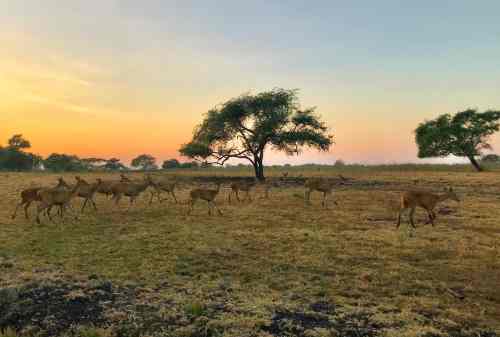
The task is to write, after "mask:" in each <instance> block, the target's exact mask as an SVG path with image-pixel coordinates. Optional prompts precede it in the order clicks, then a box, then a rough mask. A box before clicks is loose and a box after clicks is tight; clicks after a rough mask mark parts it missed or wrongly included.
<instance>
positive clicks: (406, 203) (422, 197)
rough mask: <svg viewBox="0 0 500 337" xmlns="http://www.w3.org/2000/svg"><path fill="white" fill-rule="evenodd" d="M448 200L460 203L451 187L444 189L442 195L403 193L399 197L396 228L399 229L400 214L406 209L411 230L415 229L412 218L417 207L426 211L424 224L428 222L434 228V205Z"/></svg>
mask: <svg viewBox="0 0 500 337" xmlns="http://www.w3.org/2000/svg"><path fill="white" fill-rule="evenodd" d="M448 199H451V200H454V201H456V202H460V199H459V198H458V196H457V195H456V193H455V192H454V191H453V189H452V188H451V187H450V188H448V189H445V190H444V193H442V194H434V193H430V192H426V191H406V192H404V193H403V194H402V195H401V204H400V208H399V211H398V223H397V226H396V228H399V226H400V225H401V213H402V212H403V211H404V210H406V209H410V214H409V219H410V224H411V225H412V227H413V228H416V227H415V222H414V219H413V216H414V214H415V209H416V208H417V207H421V208H423V209H425V210H426V211H427V215H428V217H429V219H428V221H427V222H426V224H428V223H429V222H430V223H431V224H432V226H433V227H434V220H435V219H436V213H435V212H434V208H436V205H437V204H438V203H440V202H443V201H445V200H448Z"/></svg>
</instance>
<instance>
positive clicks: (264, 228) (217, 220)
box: [0, 171, 500, 336]
mask: <svg viewBox="0 0 500 337" xmlns="http://www.w3.org/2000/svg"><path fill="white" fill-rule="evenodd" d="M177 174H180V173H178V172H177ZM192 174H199V172H195V173H186V175H192ZM218 174H219V175H221V174H231V172H229V173H224V172H222V171H218ZM306 174H307V175H318V173H317V172H311V173H310V174H308V173H307V172H306ZM97 176H100V177H103V178H107V179H110V178H111V177H108V176H105V174H87V175H85V174H83V175H82V177H83V178H84V179H88V181H92V180H93V179H94V178H95V177H97ZM56 177H57V176H56V175H48V174H16V173H7V174H6V173H0V197H1V198H0V225H1V227H0V228H1V230H0V273H2V274H1V277H0V288H1V287H2V286H4V287H5V286H8V285H10V286H11V285H13V284H19V283H22V282H26V281H28V280H32V279H35V278H40V273H42V274H43V272H45V271H51V272H52V271H54V270H57V271H58V273H62V274H65V275H72V276H74V277H79V276H85V275H92V274H96V275H99V276H100V277H103V278H106V279H109V280H111V281H112V282H114V283H116V284H127V283H130V282H133V283H134V284H139V285H140V286H141V287H144V288H145V289H155V291H153V292H152V291H150V292H149V294H150V295H149V297H148V298H150V299H152V300H155V301H160V299H161V301H166V302H168V303H175V305H176V308H177V309H175V310H179V311H182V312H183V315H185V316H186V317H191V316H193V315H195V316H196V315H199V316H203V315H204V310H205V306H206V305H208V304H210V303H213V302H214V301H215V300H214V294H219V295H220V292H221V289H222V291H223V293H224V295H223V296H222V295H220V296H221V297H220V298H219V299H217V300H218V301H220V302H221V303H223V304H224V305H225V306H227V307H229V308H231V310H228V311H224V314H221V315H219V316H217V318H213V319H212V320H211V321H210V322H209V323H210V324H212V325H213V326H214V328H213V331H218V332H219V333H220V335H222V334H224V336H242V335H255V336H268V333H271V332H269V331H267V332H266V331H265V329H261V327H262V326H269V325H270V324H271V318H272V317H273V313H274V312H277V311H279V310H288V311H290V312H298V311H300V312H303V311H307V308H309V306H310V305H311V304H312V303H316V302H321V301H326V302H328V303H334V304H335V305H337V306H338V307H339V308H341V309H339V310H341V312H342V313H345V314H346V315H347V314H349V313H354V312H358V311H363V312H368V313H369V314H370V316H371V319H373V320H374V321H375V322H377V323H378V324H380V325H381V326H383V327H384V328H383V329H382V330H381V331H382V332H381V333H382V334H383V335H386V336H422V335H424V334H425V333H429V335H430V334H432V333H436V334H438V333H443V334H444V335H446V331H449V329H452V328H453V327H457V326H459V327H465V326H467V327H470V328H471V329H474V328H476V327H485V328H488V329H491V330H493V331H496V332H497V333H498V332H499V331H500V319H499V318H500V292H499V285H500V223H499V221H498V219H499V218H500V207H499V201H500V174H499V173H481V174H476V173H467V172H418V171H404V172H395V171H373V172H364V171H363V172H357V173H354V174H352V175H351V177H353V178H355V179H356V180H357V181H360V180H363V181H365V182H366V184H360V185H356V186H345V187H342V188H340V189H337V190H336V191H335V192H334V198H335V199H336V200H337V201H338V203H339V205H338V206H333V204H332V207H331V209H329V210H324V209H322V208H321V205H320V203H319V202H320V195H319V194H314V193H313V194H312V197H311V201H312V204H313V205H312V206H307V207H306V206H305V205H304V200H303V197H302V196H303V189H302V188H298V187H292V188H282V189H279V190H272V192H271V198H270V200H265V199H258V198H256V200H254V202H252V203H241V204H238V203H233V204H231V205H229V204H228V203H227V201H226V200H227V198H226V196H227V193H229V189H225V190H224V191H223V192H221V194H220V195H219V197H218V200H219V202H218V204H219V205H220V207H221V209H222V211H223V212H224V216H223V217H219V216H212V217H208V216H207V215H206V212H207V208H206V205H204V204H202V203H201V202H200V203H199V204H197V206H196V207H195V210H194V211H193V213H192V215H191V216H188V215H186V211H187V205H186V204H184V202H185V200H187V198H188V193H189V190H188V189H184V190H181V191H180V192H179V193H178V198H179V200H181V201H182V203H181V204H180V205H175V204H174V203H173V202H164V203H162V204H159V203H155V204H153V205H152V206H148V205H147V203H148V201H149V192H147V193H145V194H144V196H143V197H140V198H139V199H140V200H138V202H137V204H136V205H135V206H133V207H132V209H131V210H129V211H128V212H125V210H126V208H127V207H128V205H127V204H126V203H125V202H123V203H122V205H121V208H119V209H116V208H115V207H114V206H113V205H112V203H111V201H110V200H106V198H105V197H104V196H102V195H99V196H97V198H96V199H97V206H98V207H99V211H98V213H97V214H95V213H94V212H93V211H90V210H89V209H87V210H86V212H85V214H84V215H83V216H80V219H79V220H78V221H74V220H73V219H72V218H71V217H67V218H66V220H65V221H64V222H61V221H59V220H57V222H56V223H49V222H48V220H46V219H42V225H36V224H35V222H34V220H30V221H26V220H25V219H24V218H23V217H22V216H18V218H17V219H16V220H11V219H10V215H11V213H12V211H13V209H14V207H15V204H16V202H17V201H18V197H19V191H20V190H21V189H22V188H25V187H27V186H29V185H30V184H44V185H50V184H53V183H54V182H55V179H56ZM64 177H65V178H68V180H72V176H71V175H64ZM115 179H118V178H117V177H115ZM415 179H417V180H418V186H420V187H422V188H428V189H430V190H440V189H442V188H443V187H445V186H453V187H454V188H455V189H456V190H457V193H458V194H459V195H460V197H461V199H462V200H463V201H462V203H461V204H456V203H454V202H451V201H449V202H446V203H445V204H443V205H442V207H444V206H446V208H445V210H444V211H443V213H449V214H447V215H440V214H439V213H438V218H437V221H436V224H437V226H436V227H435V228H432V227H431V226H429V225H427V226H424V225H423V223H424V219H425V214H424V213H423V212H422V211H421V210H420V211H418V212H417V216H416V220H417V230H416V231H413V230H411V229H410V228H409V226H407V218H406V217H404V218H403V221H404V224H402V226H401V228H400V230H396V228H395V215H394V212H393V208H394V207H395V204H394V203H395V200H397V196H398V193H399V191H401V190H402V189H404V188H406V187H408V186H412V185H413V184H414V182H413V181H414V180H415ZM80 202H81V201H78V205H80ZM75 203H76V201H75ZM32 207H33V206H32ZM439 208H440V207H438V209H439ZM77 209H78V207H77ZM31 211H32V212H31V214H34V212H33V211H34V208H32V210H31ZM2 261H4V262H2ZM7 262H8V263H9V264H11V265H10V266H9V268H3V269H2V267H1V265H2V263H7ZM461 295H463V296H464V298H463V299H460V298H458V297H462V296H461ZM161 301H160V302H161ZM162 310H165V309H162ZM172 310H174V309H172ZM162 315H172V312H170V310H167V311H166V312H164V313H162ZM186 329H187V328H186ZM255 331H259V332H258V333H256V332H255ZM254 332H255V333H254ZM308 333H309V334H310V335H314V333H316V335H318V336H321V335H322V333H324V331H322V330H321V328H316V329H311V330H310V331H309V332H308ZM179 334H181V332H179ZM186 334H187V335H189V333H187V332H186ZM212 335H216V334H212Z"/></svg>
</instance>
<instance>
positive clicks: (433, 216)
mask: <svg viewBox="0 0 500 337" xmlns="http://www.w3.org/2000/svg"><path fill="white" fill-rule="evenodd" d="M430 214H431V215H432V217H431V224H432V227H434V220H436V213H434V210H433V209H431V213H430Z"/></svg>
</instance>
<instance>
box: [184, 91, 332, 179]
mask: <svg viewBox="0 0 500 337" xmlns="http://www.w3.org/2000/svg"><path fill="white" fill-rule="evenodd" d="M332 144H333V138H332V136H331V135H329V134H328V128H327V127H326V125H325V124H324V123H323V122H321V121H320V119H319V117H317V116H316V115H315V114H314V108H309V109H300V105H299V100H298V97H297V91H296V90H285V89H274V90H271V91H266V92H262V93H259V94H257V95H250V94H244V95H241V96H239V97H236V98H234V99H231V100H229V101H227V102H226V103H224V104H222V105H221V106H220V107H217V108H214V109H212V110H210V111H208V113H207V114H206V116H205V118H204V120H203V121H202V122H201V124H200V125H199V126H198V127H197V128H196V129H195V131H194V135H193V139H192V140H191V141H190V142H189V143H187V144H184V145H182V147H181V149H180V153H181V154H182V155H184V156H186V157H190V158H194V159H196V160H200V161H209V160H210V162H211V163H214V164H219V165H224V163H225V162H226V161H227V160H229V159H231V158H236V159H244V160H247V161H249V162H250V163H251V164H252V166H253V168H254V171H255V176H256V177H257V178H258V179H260V180H263V179H264V153H265V150H266V148H273V149H275V150H278V151H284V152H285V153H287V154H289V155H293V154H298V153H300V149H301V148H302V147H303V146H309V147H314V148H317V149H319V150H323V151H327V150H328V149H329V148H330V146H331V145H332Z"/></svg>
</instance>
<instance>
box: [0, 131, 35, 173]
mask: <svg viewBox="0 0 500 337" xmlns="http://www.w3.org/2000/svg"><path fill="white" fill-rule="evenodd" d="M30 147H31V144H30V142H29V141H28V140H27V139H25V138H23V136H22V135H20V134H18V135H14V136H12V137H11V138H10V139H9V140H8V141H7V146H6V147H2V146H0V170H8V171H31V170H33V169H37V168H39V167H40V166H41V162H42V158H41V157H40V156H38V155H36V154H33V153H28V152H25V151H24V149H28V148H30Z"/></svg>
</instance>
